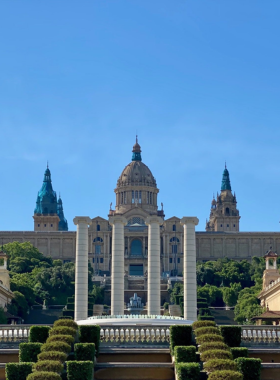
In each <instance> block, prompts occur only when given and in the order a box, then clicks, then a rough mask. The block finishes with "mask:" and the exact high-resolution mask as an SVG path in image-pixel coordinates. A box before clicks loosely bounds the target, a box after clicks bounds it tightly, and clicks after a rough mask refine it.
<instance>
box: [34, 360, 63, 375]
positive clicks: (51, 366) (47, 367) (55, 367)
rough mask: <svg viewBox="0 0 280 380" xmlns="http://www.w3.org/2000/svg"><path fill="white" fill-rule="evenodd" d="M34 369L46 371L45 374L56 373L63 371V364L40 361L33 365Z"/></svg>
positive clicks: (53, 361) (52, 361)
mask: <svg viewBox="0 0 280 380" xmlns="http://www.w3.org/2000/svg"><path fill="white" fill-rule="evenodd" d="M34 369H35V370H36V371H38V372H39V371H46V372H58V373H61V372H62V371H63V364H62V363H60V361H56V360H40V361H39V362H38V363H36V364H34Z"/></svg>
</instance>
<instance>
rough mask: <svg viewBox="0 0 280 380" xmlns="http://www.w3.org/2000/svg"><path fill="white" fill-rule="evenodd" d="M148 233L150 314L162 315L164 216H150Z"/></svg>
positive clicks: (147, 221)
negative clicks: (162, 231)
mask: <svg viewBox="0 0 280 380" xmlns="http://www.w3.org/2000/svg"><path fill="white" fill-rule="evenodd" d="M146 224H147V225H148V226H149V234H148V315H160V302H161V300H160V230H159V226H160V225H162V224H163V220H162V218H160V217H158V216H149V217H148V218H147V219H146Z"/></svg>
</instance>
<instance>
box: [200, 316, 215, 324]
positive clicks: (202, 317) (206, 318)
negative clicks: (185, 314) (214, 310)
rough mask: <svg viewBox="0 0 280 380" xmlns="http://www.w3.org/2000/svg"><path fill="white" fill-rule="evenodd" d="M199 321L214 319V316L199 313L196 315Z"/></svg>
mask: <svg viewBox="0 0 280 380" xmlns="http://www.w3.org/2000/svg"><path fill="white" fill-rule="evenodd" d="M198 320H199V321H213V322H214V321H215V318H214V317H213V316H212V315H199V316H198Z"/></svg>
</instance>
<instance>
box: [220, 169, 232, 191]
mask: <svg viewBox="0 0 280 380" xmlns="http://www.w3.org/2000/svg"><path fill="white" fill-rule="evenodd" d="M224 190H229V191H231V185H230V179H229V172H228V170H227V165H226V164H225V170H224V172H223V178H222V186H221V191H224Z"/></svg>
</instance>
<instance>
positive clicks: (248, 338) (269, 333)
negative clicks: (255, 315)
mask: <svg viewBox="0 0 280 380" xmlns="http://www.w3.org/2000/svg"><path fill="white" fill-rule="evenodd" d="M241 337H242V342H243V344H244V345H245V346H246V345H247V344H250V345H261V344H273V343H280V326H246V325H244V326H242V333H241Z"/></svg>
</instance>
